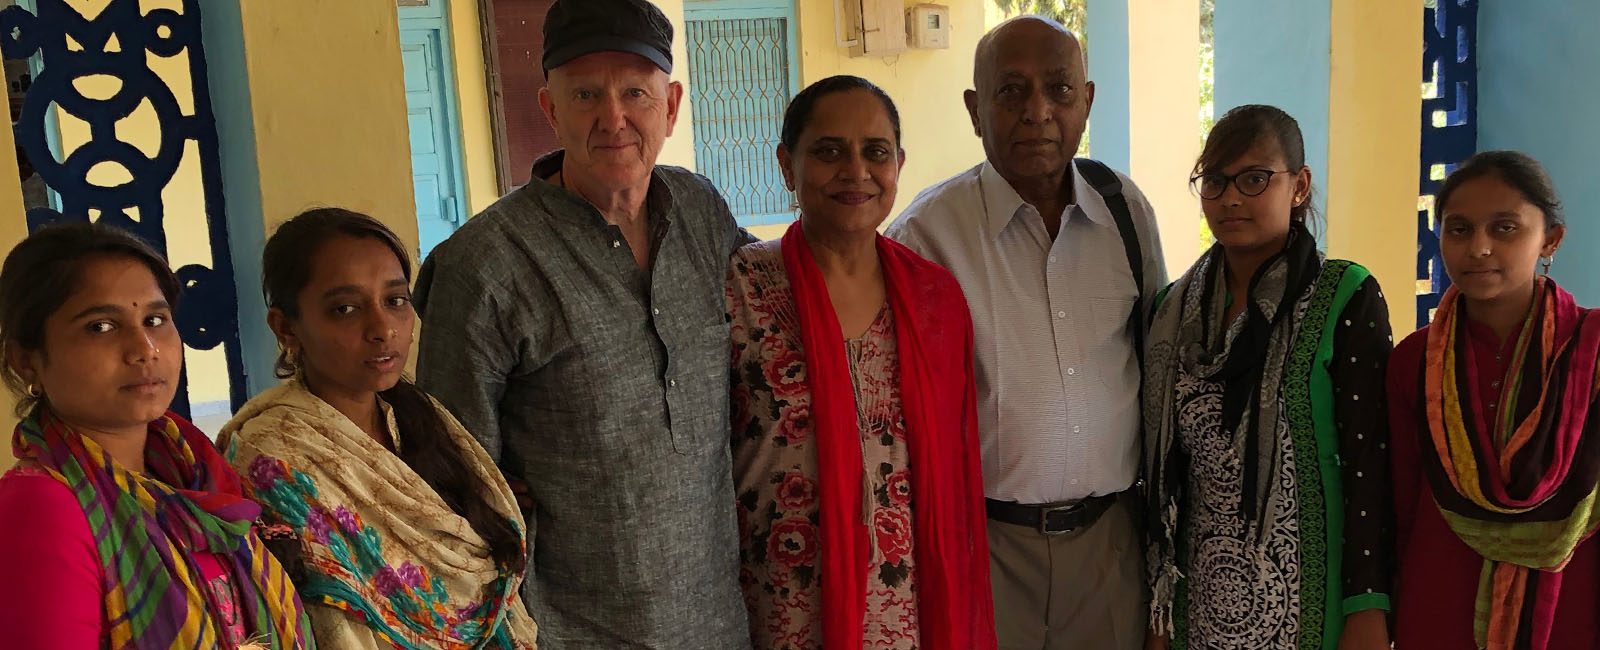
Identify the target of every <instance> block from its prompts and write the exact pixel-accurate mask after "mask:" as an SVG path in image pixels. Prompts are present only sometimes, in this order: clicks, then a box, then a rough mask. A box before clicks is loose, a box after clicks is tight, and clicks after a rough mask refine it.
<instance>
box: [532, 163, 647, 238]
mask: <svg viewBox="0 0 1600 650" xmlns="http://www.w3.org/2000/svg"><path fill="white" fill-rule="evenodd" d="M566 154H567V152H566V150H565V149H557V150H555V151H552V152H550V153H547V154H545V155H543V156H541V157H540V158H539V160H537V161H535V162H534V163H533V174H532V176H531V177H529V179H528V184H527V185H525V186H523V187H524V191H528V192H531V193H533V195H534V197H535V198H536V199H537V200H538V201H539V203H540V204H541V205H542V206H543V207H544V209H545V211H547V212H549V213H550V214H553V215H558V216H560V217H564V218H567V219H571V220H573V221H576V222H580V223H586V224H597V225H601V226H609V225H610V224H609V223H608V222H607V221H606V220H605V215H603V214H601V213H600V210H599V209H598V208H596V207H594V204H592V203H589V202H588V201H587V200H585V199H584V198H583V197H582V196H579V195H578V194H577V193H576V192H573V191H571V190H568V189H566V188H564V187H562V186H561V185H558V184H556V183H552V182H550V178H551V177H553V176H555V175H556V173H557V172H560V171H561V164H562V161H564V160H565V159H566ZM644 200H645V212H646V214H648V215H649V218H650V230H651V232H655V231H656V229H657V228H660V227H663V226H665V225H666V224H668V223H671V222H672V220H673V216H674V211H675V210H676V209H677V201H676V200H674V197H673V195H672V187H671V185H670V184H669V183H668V182H667V177H666V174H663V173H662V172H661V166H660V165H657V166H656V167H655V169H653V170H651V172H650V189H649V190H648V192H647V193H646V194H645V199H644Z"/></svg>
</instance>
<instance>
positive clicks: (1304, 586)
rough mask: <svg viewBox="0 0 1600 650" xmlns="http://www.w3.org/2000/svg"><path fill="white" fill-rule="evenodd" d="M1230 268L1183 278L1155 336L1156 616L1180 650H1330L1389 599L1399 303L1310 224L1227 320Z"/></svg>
mask: <svg viewBox="0 0 1600 650" xmlns="http://www.w3.org/2000/svg"><path fill="white" fill-rule="evenodd" d="M1223 265H1224V261H1223V256H1222V249H1221V247H1220V246H1217V247H1213V249H1212V250H1211V251H1210V252H1209V253H1208V254H1207V255H1206V256H1205V257H1203V258H1202V259H1201V260H1200V261H1199V262H1197V263H1196V264H1195V266H1194V267H1193V268H1192V269H1190V270H1189V272H1188V273H1186V274H1185V275H1184V276H1183V277H1182V278H1180V279H1179V280H1178V281H1177V282H1175V283H1173V285H1172V286H1171V287H1169V288H1168V290H1167V292H1165V293H1164V294H1163V296H1162V300H1161V304H1160V306H1159V307H1158V308H1157V311H1156V314H1155V317H1154V322H1153V325H1152V331H1151V334H1150V337H1149V343H1148V344H1147V351H1146V379H1145V386H1144V391H1145V392H1144V399H1145V406H1146V416H1145V417H1146V420H1145V429H1146V436H1147V442H1146V473H1147V474H1146V476H1147V478H1148V479H1149V481H1150V486H1149V489H1150V492H1149V494H1150V499H1151V502H1150V506H1151V533H1152V536H1153V540H1154V543H1153V544H1152V545H1151V549H1150V562H1151V565H1150V568H1151V576H1152V581H1153V585H1152V586H1153V590H1154V595H1155V598H1154V601H1153V603H1152V613H1153V617H1152V621H1153V623H1152V624H1153V625H1155V626H1157V629H1158V630H1161V631H1164V632H1168V633H1169V634H1170V638H1171V640H1172V642H1171V646H1172V647H1173V648H1184V647H1196V648H1273V649H1280V648H1281V649H1285V650H1287V649H1289V648H1305V649H1311V648H1324V649H1332V648H1335V647H1336V646H1337V645H1338V641H1339V636H1340V634H1341V633H1342V631H1343V627H1344V618H1345V616H1347V615H1349V614H1350V613H1353V612H1356V611H1360V610H1364V609H1374V608H1378V609H1387V608H1388V606H1389V601H1388V592H1389V580H1390V568H1389V567H1390V566H1391V564H1392V563H1391V562H1390V558H1389V548H1390V545H1389V544H1388V543H1387V541H1386V540H1387V539H1389V536H1390V532H1389V531H1390V530H1391V528H1392V526H1391V525H1390V524H1391V515H1390V507H1389V501H1388V499H1387V498H1386V494H1387V490H1388V481H1387V475H1388V464H1387V460H1386V458H1387V440H1388V435H1387V428H1388V427H1387V424H1386V421H1385V410H1384V407H1383V406H1384V405H1383V400H1384V391H1383V377H1384V372H1385V368H1386V361H1387V357H1388V354H1389V350H1390V348H1391V347H1392V345H1393V341H1392V338H1391V337H1390V333H1389V326H1388V310H1387V308H1386V307H1385V305H1384V300H1383V294H1382V292H1381V291H1380V290H1379V288H1378V286H1377V282H1376V281H1375V280H1374V279H1373V278H1372V277H1371V274H1370V273H1369V272H1368V271H1367V270H1366V269H1365V268H1362V267H1361V266H1359V265H1356V264H1353V263H1350V262H1347V261H1342V260H1324V259H1323V257H1322V256H1321V254H1320V253H1318V252H1317V251H1316V248H1315V242H1314V240H1313V239H1312V238H1311V236H1310V234H1309V233H1308V232H1306V231H1305V230H1304V229H1303V228H1300V227H1298V226H1297V227H1296V229H1295V233H1294V235H1292V236H1291V238H1290V243H1289V245H1288V246H1287V247H1286V248H1285V250H1284V252H1283V253H1281V254H1280V255H1278V256H1277V257H1275V258H1273V259H1272V260H1269V261H1268V262H1267V263H1266V264H1264V265H1263V266H1262V268H1261V269H1260V270H1259V271H1258V272H1257V274H1256V277H1255V278H1253V280H1252V282H1251V284H1250V287H1251V288H1250V292H1251V300H1250V301H1249V304H1248V305H1247V309H1245V310H1244V311H1243V312H1241V313H1240V314H1239V315H1238V316H1237V317H1236V318H1234V319H1233V320H1231V321H1228V322H1224V317H1223V314H1224V313H1225V309H1226V307H1227V304H1228V295H1227V289H1226V286H1227V285H1226V279H1225V274H1224V273H1223V272H1222V271H1223ZM1169 625H1170V627H1168V626H1169Z"/></svg>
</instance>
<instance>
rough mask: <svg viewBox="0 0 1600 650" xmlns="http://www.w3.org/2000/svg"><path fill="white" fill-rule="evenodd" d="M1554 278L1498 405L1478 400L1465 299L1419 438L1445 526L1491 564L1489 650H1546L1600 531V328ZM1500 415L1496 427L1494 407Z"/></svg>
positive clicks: (1440, 340)
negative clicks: (1568, 573)
mask: <svg viewBox="0 0 1600 650" xmlns="http://www.w3.org/2000/svg"><path fill="white" fill-rule="evenodd" d="M1591 316H1593V312H1591V311H1589V310H1584V309H1579V308H1578V307H1577V305H1576V304H1575V303H1574V302H1573V299H1572V296H1571V295H1570V294H1568V293H1567V292H1565V291H1562V290H1561V288H1560V287H1557V286H1556V285H1555V283H1554V282H1553V281H1551V280H1550V279H1549V278H1540V279H1539V280H1538V281H1537V282H1536V283H1535V287H1534V300H1533V308H1532V309H1530V310H1529V311H1528V315H1527V319H1526V320H1525V321H1524V323H1523V326H1522V331H1521V333H1520V334H1519V335H1518V337H1517V340H1516V343H1515V347H1514V348H1513V352H1512V358H1511V359H1509V365H1508V368H1510V370H1509V371H1508V372H1507V373H1506V377H1504V378H1503V379H1502V380H1501V382H1500V393H1499V394H1498V395H1482V394H1480V392H1479V386H1480V385H1481V384H1480V383H1479V372H1478V365H1477V362H1476V359H1474V355H1473V352H1472V346H1471V345H1470V344H1469V342H1468V340H1467V337H1466V336H1464V335H1463V331H1464V330H1463V328H1464V326H1465V322H1464V319H1462V318H1461V296H1460V294H1459V293H1458V292H1457V291H1456V289H1455V288H1453V287H1452V288H1451V289H1450V290H1449V291H1447V292H1446V293H1445V295H1444V298H1443V299H1442V300H1441V301H1440V303H1439V310H1438V312H1437V315H1436V316H1435V317H1434V322H1433V325H1432V326H1431V327H1430V328H1429V330H1428V347H1427V351H1426V353H1425V355H1424V357H1423V361H1422V363H1423V372H1422V379H1421V381H1422V382H1423V384H1422V391H1423V394H1424V395H1425V396H1426V398H1425V399H1426V406H1427V408H1426V410H1425V414H1424V415H1423V416H1422V417H1423V418H1425V419H1426V420H1427V421H1426V423H1425V424H1426V426H1424V427H1419V429H1420V431H1421V437H1422V440H1421V441H1420V442H1421V446H1422V449H1424V450H1432V451H1433V452H1434V453H1424V454H1423V466H1424V467H1423V469H1424V471H1425V473H1426V474H1427V476H1428V481H1429V484H1430V485H1431V486H1432V489H1433V494H1434V499H1435V500H1437V501H1438V503H1439V508H1440V511H1441V512H1442V513H1443V514H1444V519H1445V521H1446V522H1447V523H1449V525H1450V528H1451V530H1453V531H1455V533H1456V535H1457V536H1459V537H1460V538H1461V539H1462V541H1464V542H1466V543H1467V545H1468V546H1470V547H1472V549H1473V550H1474V551H1476V552H1477V553H1478V554H1479V555H1482V556H1483V557H1484V565H1483V571H1482V575H1481V578H1480V581H1479V585H1478V601H1477V611H1476V617H1475V621H1474V634H1475V635H1476V638H1477V642H1478V646H1479V647H1481V648H1488V649H1489V650H1524V649H1528V650H1543V648H1545V647H1546V645H1547V644H1548V641H1549V637H1550V625H1551V622H1552V621H1553V620H1554V618H1555V609H1556V600H1557V598H1558V596H1559V593H1560V588H1561V577H1562V573H1561V572H1562V569H1564V568H1565V567H1566V565H1567V562H1568V561H1569V560H1570V559H1571V558H1572V553H1573V550H1574V549H1575V548H1576V547H1577V546H1578V544H1579V543H1581V542H1582V541H1583V540H1585V539H1587V538H1588V537H1589V536H1590V535H1592V534H1593V533H1594V531H1595V528H1596V527H1597V526H1600V507H1597V506H1600V500H1597V499H1596V496H1597V491H1600V430H1596V431H1592V430H1591V429H1596V428H1600V417H1590V415H1591V413H1593V411H1594V410H1595V407H1596V399H1595V398H1596V396H1597V395H1600V374H1597V372H1600V363H1596V361H1597V358H1600V318H1592V317H1591ZM1485 403H1498V404H1500V408H1499V413H1498V414H1494V415H1491V416H1490V417H1485V410H1484V406H1483V405H1484V404H1485Z"/></svg>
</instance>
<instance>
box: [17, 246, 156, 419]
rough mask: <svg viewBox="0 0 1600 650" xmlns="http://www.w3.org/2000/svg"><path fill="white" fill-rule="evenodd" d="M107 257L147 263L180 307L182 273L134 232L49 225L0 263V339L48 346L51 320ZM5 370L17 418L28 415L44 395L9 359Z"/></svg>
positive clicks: (39, 347)
mask: <svg viewBox="0 0 1600 650" xmlns="http://www.w3.org/2000/svg"><path fill="white" fill-rule="evenodd" d="M106 257H123V258H128V259H132V260H134V261H136V262H139V263H141V264H144V265H145V267H147V268H149V269H150V274H151V275H154V276H155V278H156V286H157V287H159V288H160V289H161V295H162V297H164V298H166V299H167V303H168V304H170V305H172V308H173V309H177V307H178V291H179V285H178V278H177V276H174V275H173V274H172V269H171V268H170V267H168V266H167V261H166V260H165V259H163V258H162V257H161V254H160V253H157V252H156V251H155V249H153V248H151V247H150V245H149V244H146V243H144V241H142V240H140V239H139V238H138V237H136V236H134V235H133V234H132V233H130V232H128V231H126V230H122V229H120V228H116V227H113V226H106V225H100V224H97V223H71V224H60V225H52V226H45V227H43V228H40V229H39V230H37V231H35V232H34V233H33V234H31V235H28V238H27V239H24V240H22V243H19V244H17V246H16V248H13V249H11V253H10V254H8V255H6V261H5V266H4V267H0V343H4V344H6V345H11V344H15V345H17V346H19V347H21V348H22V349H23V350H29V351H32V350H43V349H44V324H45V321H46V320H47V319H49V318H50V315H51V314H54V313H56V310H57V309H60V308H61V305H62V304H63V303H65V302H66V301H67V299H68V298H70V297H72V294H74V293H76V292H77V291H78V283H79V281H80V280H82V277H83V266H84V264H86V263H88V262H89V261H91V260H94V259H101V258H106ZM0 374H3V375H4V379H5V384H6V388H8V389H9V390H10V391H11V392H12V393H13V394H14V395H16V397H17V406H16V415H17V417H19V418H20V417H25V416H26V415H27V413H29V412H30V411H32V410H33V408H34V407H35V406H36V405H37V403H38V402H39V400H38V399H36V398H33V397H30V396H29V395H28V392H27V386H26V385H25V382H24V381H23V380H22V377H21V376H19V375H18V374H17V372H16V369H15V368H11V367H10V363H9V360H8V361H7V364H6V368H5V372H4V373H0Z"/></svg>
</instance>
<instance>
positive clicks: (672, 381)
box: [667, 379, 678, 388]
mask: <svg viewBox="0 0 1600 650" xmlns="http://www.w3.org/2000/svg"><path fill="white" fill-rule="evenodd" d="M677 385H678V380H676V379H668V380H667V387H668V388H672V387H676V386H677Z"/></svg>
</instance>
